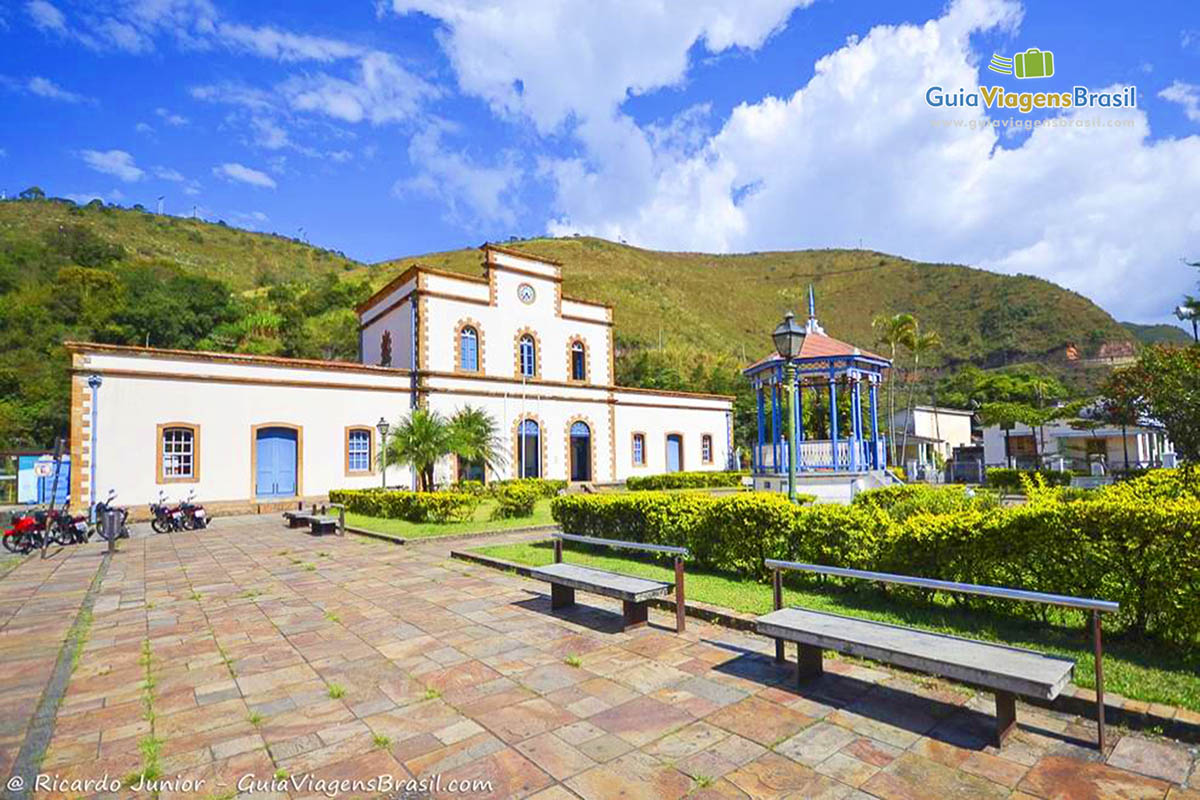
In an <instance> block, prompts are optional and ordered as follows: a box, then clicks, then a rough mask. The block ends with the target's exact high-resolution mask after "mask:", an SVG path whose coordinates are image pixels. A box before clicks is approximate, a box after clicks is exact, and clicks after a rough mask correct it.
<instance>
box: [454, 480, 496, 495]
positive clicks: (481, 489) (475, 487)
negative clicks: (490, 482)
mask: <svg viewBox="0 0 1200 800" xmlns="http://www.w3.org/2000/svg"><path fill="white" fill-rule="evenodd" d="M490 490H491V487H489V486H484V485H483V482H482V481H459V482H458V483H455V484H453V485H452V486H451V488H450V491H452V492H460V493H462V494H469V495H474V496H475V497H484V496H486V495H487V494H488V493H489V492H490Z"/></svg>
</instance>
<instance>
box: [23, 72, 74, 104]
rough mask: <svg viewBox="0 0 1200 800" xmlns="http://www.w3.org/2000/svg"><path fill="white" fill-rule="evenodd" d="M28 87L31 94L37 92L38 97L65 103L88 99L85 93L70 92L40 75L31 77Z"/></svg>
mask: <svg viewBox="0 0 1200 800" xmlns="http://www.w3.org/2000/svg"><path fill="white" fill-rule="evenodd" d="M27 87H28V89H29V91H30V93H31V94H36V95H37V96H38V97H45V98H47V99H50V100H61V101H62V102H64V103H82V102H87V101H88V99H87V98H86V97H84V96H83V95H81V94H76V93H75V92H69V91H67V90H66V89H64V88H62V87H61V86H59V85H57V84H55V83H54V81H52V80H50V79H49V78H43V77H40V76H35V77H32V78H30V79H29V82H28V84H27Z"/></svg>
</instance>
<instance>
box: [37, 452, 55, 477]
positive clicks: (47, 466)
mask: <svg viewBox="0 0 1200 800" xmlns="http://www.w3.org/2000/svg"><path fill="white" fill-rule="evenodd" d="M33 474H34V475H36V476H38V477H39V478H49V477H50V476H51V475H53V474H54V459H53V458H51V457H50V456H42V457H41V458H39V459H38V460H37V461H35V462H33Z"/></svg>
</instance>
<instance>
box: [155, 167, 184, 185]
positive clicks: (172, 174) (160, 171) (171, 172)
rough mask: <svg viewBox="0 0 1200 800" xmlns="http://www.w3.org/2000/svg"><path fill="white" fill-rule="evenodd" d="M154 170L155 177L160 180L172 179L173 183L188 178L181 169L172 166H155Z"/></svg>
mask: <svg viewBox="0 0 1200 800" xmlns="http://www.w3.org/2000/svg"><path fill="white" fill-rule="evenodd" d="M153 172H154V177H156V178H158V179H159V180H164V181H171V182H173V183H182V182H183V181H185V180H187V179H186V178H185V177H183V174H182V173H181V172H179V170H175V169H171V168H170V167H155V168H154V169H153Z"/></svg>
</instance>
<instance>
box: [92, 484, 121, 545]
mask: <svg viewBox="0 0 1200 800" xmlns="http://www.w3.org/2000/svg"><path fill="white" fill-rule="evenodd" d="M115 499H117V490H116V489H109V490H108V497H106V498H104V499H103V500H101V501H99V502H97V503H96V505H95V506H94V507H93V512H94V513H95V516H94V517H93V519H95V520H96V533H97V534H99V536H100V538H101V539H104V540H106V541H107V540H108V539H110V538H111V537H110V536H109V533H108V531H106V530H105V529H104V521H105V519H106V517H105V515H106V514H107V513H108V512H109V511H116V512H117V514H118V515H119V519H120V522H119V523H118V524H117V538H118V539H128V538H129V525H128V524H126V520H128V519H129V509H128V508H125V507H124V506H115V505H113V500H115Z"/></svg>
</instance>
